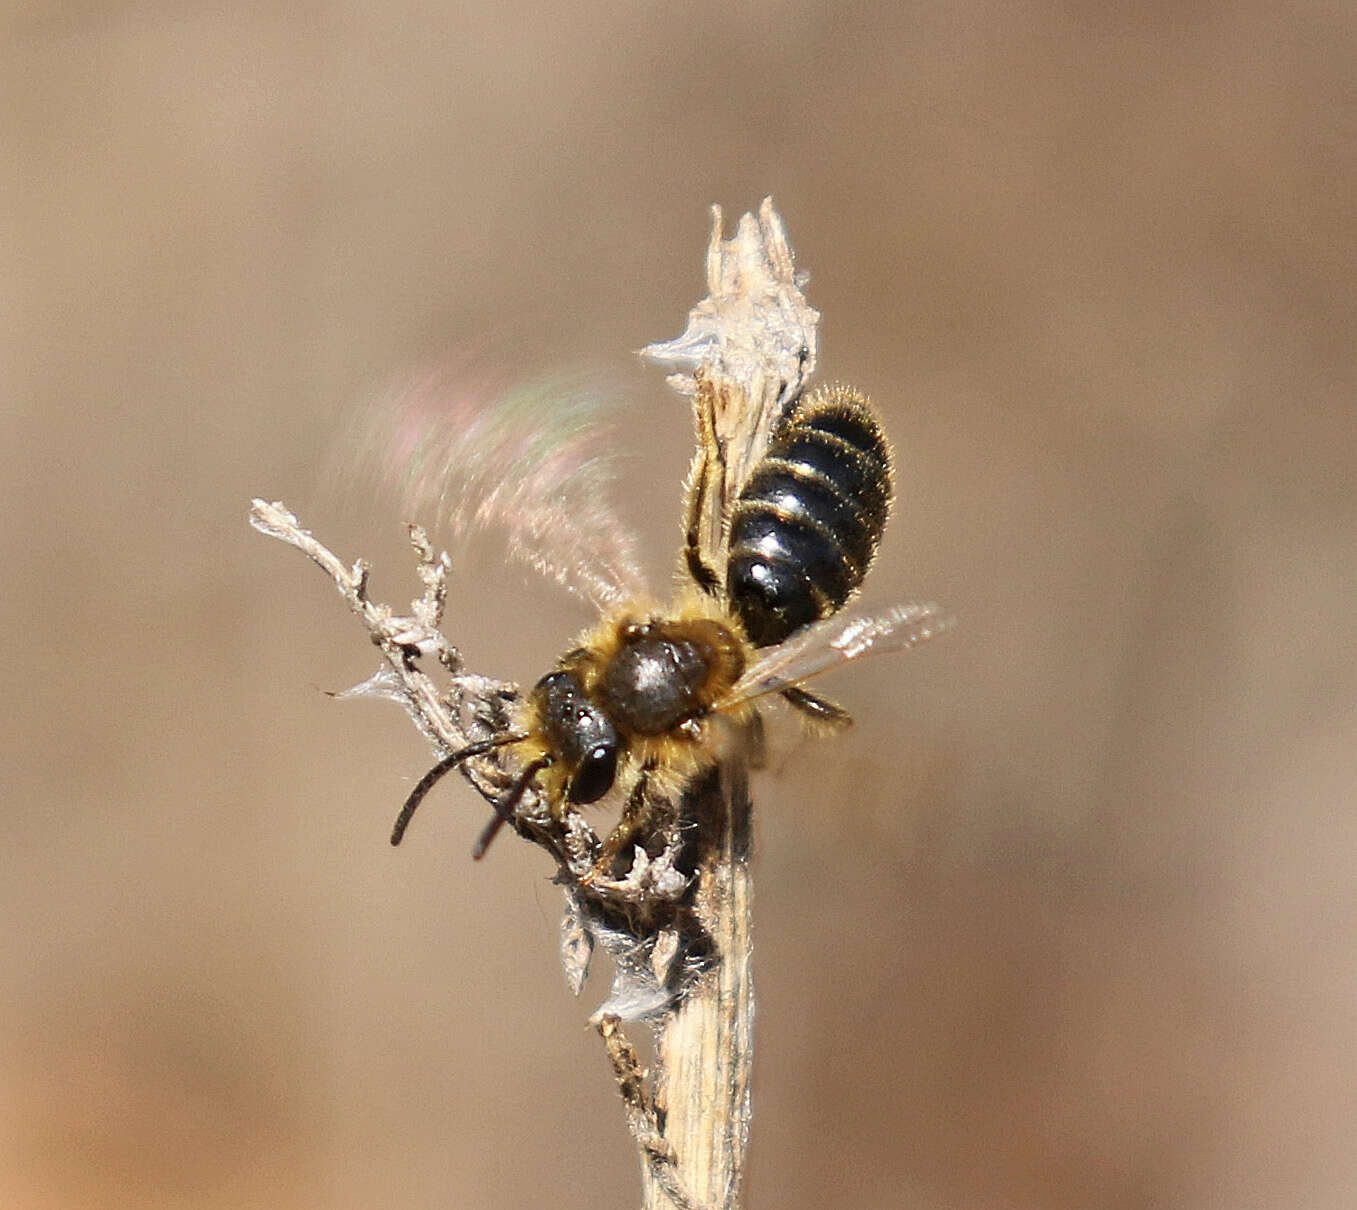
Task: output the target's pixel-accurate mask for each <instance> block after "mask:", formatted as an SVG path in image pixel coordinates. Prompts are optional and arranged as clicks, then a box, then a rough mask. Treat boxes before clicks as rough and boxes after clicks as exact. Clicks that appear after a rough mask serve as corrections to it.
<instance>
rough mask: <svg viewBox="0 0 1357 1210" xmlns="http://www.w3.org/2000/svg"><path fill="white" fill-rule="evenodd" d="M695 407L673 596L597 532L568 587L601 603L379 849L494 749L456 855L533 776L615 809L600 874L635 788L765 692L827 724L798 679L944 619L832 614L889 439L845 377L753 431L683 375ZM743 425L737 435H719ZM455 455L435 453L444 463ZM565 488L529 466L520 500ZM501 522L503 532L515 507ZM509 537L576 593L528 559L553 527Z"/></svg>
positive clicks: (884, 482) (886, 504)
mask: <svg viewBox="0 0 1357 1210" xmlns="http://www.w3.org/2000/svg"><path fill="white" fill-rule="evenodd" d="M694 410H695V421H696V428H697V436H698V450H697V454H696V456H695V459H694V463H693V466H692V469H691V472H690V474H689V478H688V485H687V506H686V510H685V511H686V520H685V526H684V541H683V545H682V549H681V553H680V558H679V578H680V581H681V583H680V587H679V589H678V592H677V595H676V599H675V600H674V601H673V603H672V604H671V605H670V606H668V607H667V608H659V607H657V606H656V605H654V604H653V603H647V598H646V597H645V596H644V593H643V590H641V589H639V587H638V586H637V581H638V580H639V576H633V574H632V569H631V566H630V556H629V555H628V556H627V557H623V554H624V551H623V548H622V547H619V546H618V545H617V544H616V543H608V544H607V555H608V562H607V563H606V564H600V566H606V567H607V568H609V570H608V571H607V573H606V574H604V573H600V572H599V571H598V570H597V569H596V568H595V569H594V570H592V571H590V573H589V574H590V576H591V577H592V579H591V580H590V581H589V583H588V585H586V587H585V594H586V595H588V596H590V597H592V599H594V600H595V601H596V602H597V603H598V604H599V605H600V606H601V608H602V616H601V619H600V621H599V622H598V623H597V624H596V625H595V626H593V627H592V628H590V629H589V630H587V631H586V632H585V633H584V634H582V635H581V636H580V637H579V638H578V640H577V641H576V642H575V644H574V645H573V646H571V647H570V649H569V650H567V651H566V652H565V654H564V655H562V656H561V657H560V659H559V660H558V661H557V663H556V666H555V667H554V668H553V669H552V670H551V671H550V672H548V673H547V674H546V675H545V676H543V677H542V678H541V679H540V680H539V681H538V682H537V683H536V685H534V686H533V688H532V690H531V691H530V692H529V693H528V694H527V695H526V697H525V698H524V699H523V700H522V702H521V703H520V705H519V707H518V710H517V713H516V715H515V716H514V717H513V720H512V723H511V726H510V727H509V728H508V729H507V730H506V731H505V732H504V733H503V734H500V735H495V736H492V737H490V738H489V739H486V740H484V741H482V742H480V743H475V744H471V745H469V746H467V747H465V748H462V749H460V750H458V751H455V752H452V753H450V754H449V755H448V756H447V757H445V758H444V759H443V760H441V761H439V762H438V764H436V765H435V766H434V767H433V768H432V769H430V770H429V772H428V773H427V774H425V775H424V777H423V778H421V780H420V781H419V783H418V784H417V785H416V786H415V787H414V789H413V790H412V791H411V793H410V795H409V797H408V798H407V799H406V801H405V804H404V806H403V807H402V808H401V811H400V814H399V816H398V818H397V820H396V824H395V827H394V829H393V831H392V835H391V843H392V844H393V845H394V844H399V843H400V842H401V839H402V837H403V836H404V834H405V831H406V828H407V827H408V825H409V823H410V820H411V817H412V816H413V814H414V812H415V810H416V808H417V807H418V806H419V804H420V802H421V801H422V800H423V799H424V797H425V796H426V795H427V794H428V792H429V790H430V789H432V787H433V786H434V785H435V784H436V783H437V782H438V780H439V779H440V778H441V777H442V776H443V775H444V774H446V773H447V772H448V771H449V770H451V769H453V768H456V767H457V766H458V765H460V764H461V763H462V762H463V761H465V760H468V759H470V758H472V757H475V756H479V755H484V754H485V753H487V752H489V751H491V750H493V749H496V748H505V749H507V753H506V754H507V755H508V756H509V757H510V758H511V762H510V763H511V764H512V766H513V767H514V768H516V769H517V770H519V772H518V774H517V776H516V778H515V780H514V781H513V782H512V783H511V785H510V786H509V788H508V789H507V790H506V791H504V792H503V793H502V794H501V795H500V796H499V797H498V798H496V799H494V800H493V801H492V803H491V805H492V806H493V808H494V815H493V816H492V818H491V819H490V821H489V823H488V824H487V826H486V828H485V829H484V831H483V832H482V833H481V835H480V838H479V839H478V840H477V842H476V845H475V848H474V850H473V856H474V857H476V858H477V859H479V858H480V857H482V856H484V854H485V852H486V849H487V848H488V846H489V845H490V843H491V841H492V840H493V839H494V837H495V835H496V834H497V832H498V831H499V829H500V828H501V826H502V825H503V824H504V823H506V822H512V819H513V812H514V809H515V807H516V806H517V804H518V802H519V800H520V799H521V798H522V796H523V795H524V793H525V792H526V791H527V789H528V788H529V787H530V786H533V785H536V786H537V788H538V789H539V790H540V791H541V792H542V794H543V795H544V797H545V801H546V802H547V804H548V806H549V809H550V811H551V812H552V815H553V817H554V818H555V819H556V820H558V821H561V820H563V819H564V817H565V815H566V814H567V813H568V812H571V811H573V810H575V809H577V808H579V807H585V806H589V805H591V804H594V803H599V802H601V801H603V800H605V799H611V800H612V801H617V802H620V803H621V814H620V817H619V819H618V822H617V824H616V826H615V827H614V828H613V829H612V831H611V832H610V833H609V835H608V836H607V838H606V840H605V841H604V843H603V845H602V848H601V851H600V852H599V854H598V857H597V860H596V862H595V865H594V867H593V869H592V870H591V871H590V873H589V874H588V875H587V876H586V879H585V881H586V882H588V881H591V880H594V879H597V878H600V877H607V876H611V874H612V871H613V869H614V866H615V865H616V864H617V863H618V861H619V859H620V858H621V855H622V853H623V851H624V850H625V849H626V847H627V845H628V844H629V842H631V841H632V840H633V839H634V838H635V837H636V836H637V834H638V832H642V831H643V829H644V827H645V822H646V819H647V811H648V804H649V803H650V802H651V801H652V796H654V795H672V794H675V793H679V792H681V791H682V790H683V789H684V788H685V787H686V786H688V785H690V784H692V782H693V781H694V779H695V778H696V777H697V776H698V775H699V774H700V773H702V772H703V771H705V770H709V769H710V768H712V767H713V766H714V765H716V764H718V763H720V762H721V761H722V760H723V759H726V758H727V757H730V756H733V755H734V754H736V753H737V752H739V751H740V749H741V747H742V745H746V744H747V743H748V742H749V737H750V734H751V731H752V729H753V728H755V727H756V726H757V719H758V713H759V709H760V705H761V699H764V698H766V697H767V696H768V695H771V694H777V695H780V697H781V698H782V699H783V700H784V701H785V702H786V703H787V704H788V705H790V706H791V707H792V708H793V709H794V710H796V711H798V712H800V714H801V715H803V716H804V717H806V718H807V719H808V720H810V721H811V722H812V723H813V724H817V725H819V726H820V727H821V728H829V729H837V728H841V727H843V726H846V725H847V724H848V723H849V722H851V718H850V716H849V715H848V713H847V712H846V711H845V710H844V709H843V708H842V707H840V706H838V705H837V704H836V703H834V702H832V701H830V700H829V699H828V698H826V697H823V696H821V695H820V694H818V693H815V692H812V691H811V690H810V689H807V688H805V687H804V684H803V682H804V681H806V680H808V679H810V678H811V677H814V676H817V675H819V674H820V673H822V672H825V671H827V670H828V669H830V668H832V667H834V666H836V665H838V664H841V663H844V662H846V661H849V660H853V659H856V658H858V657H859V656H861V655H864V654H866V653H868V652H869V651H885V650H896V649H900V648H903V647H908V646H913V645H914V644H916V643H918V642H921V641H923V640H924V639H927V638H929V637H931V636H932V635H933V634H935V633H937V632H938V631H939V630H941V629H942V628H943V627H944V625H945V624H946V619H945V618H944V617H943V615H942V614H941V613H940V611H939V610H938V608H937V607H936V606H934V605H921V604H911V605H901V606H897V607H896V608H894V609H892V610H890V611H888V612H886V613H885V614H882V615H880V616H878V617H875V618H865V617H848V616H843V615H842V614H841V611H842V610H843V608H844V606H845V604H846V603H847V602H848V601H849V600H851V599H852V597H853V596H854V595H855V594H856V592H857V591H858V588H859V587H860V585H861V584H862V581H863V579H864V577H865V576H866V574H867V572H868V570H869V569H870V567H871V565H872V562H873V560H874V558H875V555H876V551H877V547H878V545H879V543H880V540H881V535H882V532H883V530H884V528H885V525H886V520H887V516H888V514H889V511H890V506H891V501H892V496H893V469H892V456H891V450H890V446H889V443H888V442H887V440H886V437H885V434H884V432H883V430H882V427H881V423H880V421H879V419H878V417H877V415H876V412H875V410H874V409H873V407H872V405H871V404H870V402H869V401H868V400H867V398H866V396H865V395H863V394H862V393H861V392H859V391H857V390H854V389H852V388H848V387H843V386H835V387H830V388H828V389H823V390H819V391H816V392H814V393H811V394H808V395H807V394H803V393H802V391H801V390H800V388H799V384H798V385H797V386H796V387H795V388H786V389H784V390H783V392H782V393H781V395H779V396H778V398H777V401H776V405H775V407H774V408H773V409H772V410H771V413H770V414H769V415H767V416H764V417H762V418H757V419H755V420H754V421H753V422H752V427H751V422H750V420H749V418H748V412H749V409H748V406H747V401H746V400H744V399H743V398H741V397H740V396H739V394H738V392H737V391H736V388H734V387H732V386H730V385H729V384H726V383H722V384H720V385H718V383H717V382H716V380H715V379H714V378H713V377H712V376H711V375H709V374H707V373H705V372H703V371H698V373H697V375H696V390H695V393H694ZM741 425H745V426H746V427H747V430H748V431H745V432H744V433H742V434H741V433H738V432H734V430H736V429H738V428H739V426H741ZM482 436H483V435H482ZM509 444H512V443H509ZM469 454H470V451H469V450H463V451H462V452H461V453H459V454H457V455H456V456H454V457H450V458H448V459H447V463H448V467H449V468H451V467H452V466H453V464H456V463H462V464H465V461H466V458H467V457H468V456H469ZM543 465H544V466H545V465H546V463H545V462H544V463H543ZM552 465H554V466H556V467H557V468H559V466H560V465H562V463H561V460H560V459H556V460H555V461H554V463H553V464H552ZM461 473H462V475H463V476H464V477H465V476H466V473H467V472H466V470H465V465H463V467H462V470H461ZM577 480H578V475H572V476H570V482H571V484H575V483H576V481H577ZM566 487H567V484H566V483H564V482H553V483H546V482H542V481H540V476H539V481H538V482H537V483H535V484H533V485H530V487H529V489H528V491H527V493H526V495H525V496H524V499H533V500H540V499H547V500H554V501H558V502H559V501H560V500H561V499H562V498H563V495H562V493H563V492H565V490H566ZM600 488H601V485H600V484H599V483H594V482H591V483H589V484H588V487H587V490H586V491H585V492H584V495H585V496H586V497H587V498H588V499H589V501H590V503H591V506H592V507H594V508H596V509H597V508H599V507H600V504H599V501H600V499H601V494H600ZM506 514H507V515H506V517H505V518H504V519H505V520H506V521H507V522H508V523H509V528H510V531H511V539H512V533H513V530H514V527H515V523H516V521H517V520H519V519H518V518H517V510H506ZM557 520H562V521H564V520H565V518H557ZM518 529H519V531H520V533H521V534H525V535H529V536H530V537H531V538H532V539H533V542H535V543H536V544H535V545H532V544H530V543H529V544H528V548H527V549H520V550H519V553H521V554H524V555H525V556H526V557H527V558H529V560H530V561H533V562H535V563H537V564H538V565H539V566H543V565H547V566H550V567H551V568H552V569H553V570H556V571H557V572H558V578H560V579H562V581H563V582H566V583H567V584H569V585H570V586H572V587H577V588H578V587H579V585H578V584H577V583H572V580H575V579H577V577H574V576H572V575H570V574H569V571H570V564H569V562H568V561H566V563H565V564H564V571H563V570H562V567H563V565H562V564H561V563H558V562H555V561H553V560H551V559H549V558H548V557H547V556H546V555H545V554H544V549H543V546H542V539H543V536H544V535H545V534H546V533H548V532H549V530H550V526H549V525H548V524H546V523H545V522H544V520H543V518H540V517H535V518H534V519H533V521H532V523H531V524H526V525H525V524H521V523H519V524H518ZM574 532H576V533H578V528H577V527H576V528H575V531H574ZM524 541H525V542H526V541H527V540H526V539H524ZM510 549H511V550H513V549H514V543H513V541H512V540H511V543H510ZM600 585H601V589H600Z"/></svg>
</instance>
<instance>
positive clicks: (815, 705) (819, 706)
mask: <svg viewBox="0 0 1357 1210" xmlns="http://www.w3.org/2000/svg"><path fill="white" fill-rule="evenodd" d="M782 698H783V700H784V701H785V702H786V703H787V704H788V705H789V706H793V707H795V708H796V709H797V710H799V711H800V712H801V713H802V714H804V715H805V716H806V717H807V718H809V719H810V720H812V721H813V722H815V723H816V724H818V725H819V726H821V727H827V728H829V729H830V730H831V731H842V730H843V729H844V728H845V727H851V726H852V725H853V716H852V715H851V714H849V713H848V711H847V710H845V709H844V708H843V707H842V706H839V705H836V704H835V703H834V702H831V701H830V700H829V698H827V697H821V696H820V695H819V694H818V693H812V692H811V691H810V690H809V689H802V688H801V686H800V685H789V686H788V687H787V688H786V689H784V690H782Z"/></svg>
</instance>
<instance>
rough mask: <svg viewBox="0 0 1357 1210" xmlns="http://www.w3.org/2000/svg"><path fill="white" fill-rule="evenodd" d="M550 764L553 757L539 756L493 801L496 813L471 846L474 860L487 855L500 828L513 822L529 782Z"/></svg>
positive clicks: (492, 804)
mask: <svg viewBox="0 0 1357 1210" xmlns="http://www.w3.org/2000/svg"><path fill="white" fill-rule="evenodd" d="M549 764H551V757H549V756H539V757H538V758H537V759H536V760H535V761H533V762H532V763H531V764H530V765H529V766H528V767H527V768H526V769H524V770H523V775H522V776H521V777H520V778H519V779H518V780H517V781H516V782H514V784H513V785H512V786H510V787H509V789H508V791H507V792H506V793H505V795H504V797H503V798H497V799H495V800H494V801H493V802H491V804H490V805H491V806H492V807H494V808H495V813H494V814H493V815H492V816H490V822H489V823H488V824H486V825H485V828H484V829H483V830H482V831H481V834H480V835H479V836H478V837H476V843H475V844H474V845H472V847H471V860H472V861H480V859H481V858H482V857H484V856H485V851H486V849H488V848H489V847H490V842H491V841H492V840H494V839H495V837H496V836H498V835H499V830H500V828H502V827H503V826H504V825H505V824H506V823H512V822H513V813H514V808H515V807H516V806H518V800H519V799H520V798H522V797H523V792H524V791H525V790H526V789H527V788H528V783H529V782H531V781H532V779H533V778H534V777H536V776H537V775H538V774H539V773H540V772H541V771H542V770H543V769H545V768H546V767H547V766H548V765H549Z"/></svg>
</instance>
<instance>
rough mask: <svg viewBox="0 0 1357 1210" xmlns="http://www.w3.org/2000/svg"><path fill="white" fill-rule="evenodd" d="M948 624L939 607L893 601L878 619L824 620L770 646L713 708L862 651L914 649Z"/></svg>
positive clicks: (818, 670)
mask: <svg viewBox="0 0 1357 1210" xmlns="http://www.w3.org/2000/svg"><path fill="white" fill-rule="evenodd" d="M951 624H952V618H951V617H950V615H948V614H946V613H944V612H943V611H942V609H941V608H940V607H939V606H937V605H934V604H932V603H923V604H919V603H915V602H911V603H909V604H903V605H896V606H895V607H894V608H892V609H889V610H887V611H886V612H885V613H883V614H879V615H877V616H876V617H863V616H861V615H857V616H850V617H833V618H828V619H826V620H825V621H823V622H819V623H817V624H816V625H814V626H811V627H810V628H808V629H807V630H804V631H802V632H801V633H800V634H798V635H795V636H793V637H792V638H790V639H788V640H787V642H785V643H783V644H782V645H781V646H779V647H773V648H771V649H770V650H769V651H768V653H767V654H766V655H764V656H763V658H762V659H760V660H758V661H757V662H756V663H754V664H753V665H751V666H750V667H749V668H748V669H747V670H746V671H745V674H744V675H743V676H742V677H741V678H740V679H739V681H737V682H736V683H735V685H734V687H733V688H732V689H731V690H730V692H729V693H728V694H726V696H725V697H723V698H722V699H721V700H720V701H719V702H717V703H716V709H717V710H728V709H730V708H731V707H733V706H738V705H739V704H740V703H741V702H747V701H749V700H750V699H751V698H756V697H762V696H763V695H764V694H767V693H776V692H777V691H778V690H779V689H786V688H787V687H788V686H790V685H797V684H800V683H801V682H802V681H806V680H809V679H810V678H811V677H814V676H819V675H820V674H821V673H823V672H828V671H829V670H830V669H831V668H837V667H838V666H839V665H840V664H846V663H848V662H849V661H850V660H856V659H859V658H860V657H862V656H864V655H877V654H884V653H885V652H888V651H903V650H905V649H906V648H909V647H917V646H918V645H919V644H920V643H922V642H924V641H926V640H927V639H931V638H932V637H933V636H934V635H937V634H941V633H942V632H943V631H944V630H946V629H947V628H948V627H949V626H950V625H951Z"/></svg>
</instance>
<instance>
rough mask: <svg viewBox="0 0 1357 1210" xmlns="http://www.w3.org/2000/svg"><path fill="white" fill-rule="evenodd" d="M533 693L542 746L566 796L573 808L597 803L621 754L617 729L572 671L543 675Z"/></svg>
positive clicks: (613, 777) (604, 791) (620, 741)
mask: <svg viewBox="0 0 1357 1210" xmlns="http://www.w3.org/2000/svg"><path fill="white" fill-rule="evenodd" d="M533 692H534V693H535V694H536V695H537V698H538V706H539V711H540V717H541V720H542V729H543V731H544V732H545V733H546V739H547V743H548V744H549V746H550V748H551V751H552V752H553V753H554V754H555V756H556V757H557V759H559V760H560V762H561V764H562V765H563V766H564V767H565V769H566V770H567V782H566V795H567V797H568V798H569V799H570V801H571V802H573V803H580V804H584V803H591V802H597V801H598V800H599V799H600V798H602V797H603V796H604V795H605V794H606V793H607V792H608V791H609V790H611V789H612V787H613V781H614V779H615V778H616V776H617V761H618V757H619V756H620V755H621V754H622V737H621V736H620V735H618V733H617V728H616V727H615V726H614V725H613V722H612V720H611V719H610V718H609V717H608V716H607V714H605V713H604V712H603V710H601V709H600V708H599V707H598V706H596V705H595V704H594V703H593V702H591V701H590V700H589V698H588V696H587V695H586V694H585V692H584V687H583V686H582V685H581V684H580V682H579V678H578V677H577V676H576V675H575V673H574V672H570V671H558V672H551V673H548V674H547V675H546V676H544V677H543V678H542V679H541V680H540V681H538V682H537V686H536V688H535V689H534V691H533Z"/></svg>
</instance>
